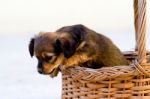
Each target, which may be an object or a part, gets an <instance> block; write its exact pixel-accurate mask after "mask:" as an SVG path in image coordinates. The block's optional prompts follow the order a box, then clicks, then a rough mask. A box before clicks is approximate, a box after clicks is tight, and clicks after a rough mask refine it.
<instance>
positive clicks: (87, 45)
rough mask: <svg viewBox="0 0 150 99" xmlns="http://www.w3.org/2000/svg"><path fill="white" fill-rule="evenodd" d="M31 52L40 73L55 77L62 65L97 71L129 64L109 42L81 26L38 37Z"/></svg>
mask: <svg viewBox="0 0 150 99" xmlns="http://www.w3.org/2000/svg"><path fill="white" fill-rule="evenodd" d="M29 51H30V55H31V56H33V55H35V56H36V57H37V59H38V71H39V72H40V73H43V74H51V76H52V77H53V76H55V75H56V74H57V73H58V71H59V66H60V65H64V66H65V68H67V67H74V66H84V67H89V68H94V69H96V68H101V67H104V66H118V65H127V64H128V62H127V60H126V59H125V57H124V56H123V54H122V53H121V51H120V50H119V49H118V48H117V47H116V45H114V44H113V42H112V41H111V40H110V39H109V38H107V37H106V36H104V35H102V34H99V33H96V32H95V31H93V30H91V29H89V28H87V27H85V26H84V25H80V24H79V25H72V26H66V27H62V28H60V29H58V30H57V31H56V32H51V33H49V32H47V33H42V34H39V35H38V36H36V37H34V38H32V39H31V41H30V44H29Z"/></svg>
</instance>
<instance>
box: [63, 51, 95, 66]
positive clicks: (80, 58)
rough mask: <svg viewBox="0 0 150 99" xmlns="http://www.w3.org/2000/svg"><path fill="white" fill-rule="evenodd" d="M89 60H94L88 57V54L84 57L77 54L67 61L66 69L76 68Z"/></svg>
mask: <svg viewBox="0 0 150 99" xmlns="http://www.w3.org/2000/svg"><path fill="white" fill-rule="evenodd" d="M89 60H92V58H91V57H88V56H87V55H86V54H82V55H80V54H76V55H73V56H71V57H70V58H69V59H67V60H66V61H65V63H64V65H65V66H66V67H74V66H78V65H79V64H82V63H84V62H87V61H89Z"/></svg>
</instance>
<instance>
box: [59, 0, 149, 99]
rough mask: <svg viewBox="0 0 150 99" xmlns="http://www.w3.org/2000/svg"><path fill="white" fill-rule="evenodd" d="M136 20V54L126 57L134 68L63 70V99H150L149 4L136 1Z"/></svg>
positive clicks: (128, 53)
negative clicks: (147, 16)
mask: <svg viewBox="0 0 150 99" xmlns="http://www.w3.org/2000/svg"><path fill="white" fill-rule="evenodd" d="M134 17H135V24H134V25H135V32H136V33H135V34H136V35H135V36H136V51H135V52H127V53H125V54H124V55H125V57H126V58H127V59H128V60H129V61H131V64H130V66H114V67H104V68H100V69H90V68H85V67H79V66H77V67H75V68H68V69H63V68H61V69H62V82H63V84H62V99H150V63H148V62H147V61H146V60H147V58H148V57H149V56H150V53H147V52H146V0H134ZM148 60H149V62H150V59H148Z"/></svg>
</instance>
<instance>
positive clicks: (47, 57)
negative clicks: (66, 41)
mask: <svg viewBox="0 0 150 99" xmlns="http://www.w3.org/2000/svg"><path fill="white" fill-rule="evenodd" d="M56 39H57V34H56V33H42V34H41V33H40V34H39V35H38V36H35V37H34V38H32V39H31V41H30V44H29V52H30V55H31V56H36V58H37V59H38V66H37V68H38V72H39V73H41V74H51V76H55V75H56V74H57V73H58V71H59V69H58V66H59V65H60V64H61V63H59V64H58V63H56V61H57V58H58V56H59V55H60V53H61V49H60V48H59V46H57V44H56V41H57V40H56Z"/></svg>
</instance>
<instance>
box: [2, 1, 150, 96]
mask: <svg viewBox="0 0 150 99" xmlns="http://www.w3.org/2000/svg"><path fill="white" fill-rule="evenodd" d="M147 6H148V7H147V10H148V11H147V16H148V32H147V33H148V35H147V37H148V40H147V42H148V44H147V48H148V49H150V27H149V24H150V18H149V17H150V10H149V9H150V0H147ZM73 24H84V25H86V26H87V27H89V28H91V29H93V30H95V31H97V32H99V33H102V34H104V35H107V36H108V37H110V38H111V39H112V41H114V43H115V44H116V45H117V46H118V47H119V48H120V49H121V50H122V51H127V50H134V46H135V38H134V16H133V0H0V55H1V57H0V99H60V97H61V75H60V74H59V76H58V77H56V78H54V79H52V78H50V77H48V76H44V75H40V74H38V73H37V71H36V64H37V61H36V59H35V58H33V59H31V57H30V56H29V53H28V43H29V41H30V38H31V37H33V36H34V34H37V33H38V32H40V31H55V30H56V29H58V28H60V27H62V26H65V25H73Z"/></svg>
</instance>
